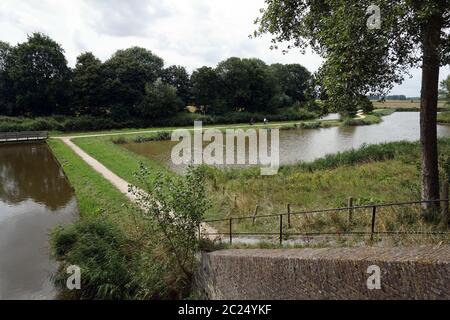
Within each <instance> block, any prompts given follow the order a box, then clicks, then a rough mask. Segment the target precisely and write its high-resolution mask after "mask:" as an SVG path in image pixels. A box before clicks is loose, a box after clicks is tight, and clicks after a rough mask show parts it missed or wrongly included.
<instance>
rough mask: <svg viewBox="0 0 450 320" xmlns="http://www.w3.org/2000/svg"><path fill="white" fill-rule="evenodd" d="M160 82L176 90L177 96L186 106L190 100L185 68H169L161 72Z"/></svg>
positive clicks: (188, 81)
mask: <svg viewBox="0 0 450 320" xmlns="http://www.w3.org/2000/svg"><path fill="white" fill-rule="evenodd" d="M161 79H162V81H163V82H164V83H167V84H170V85H171V86H173V87H175V88H176V89H177V94H178V96H179V97H180V98H181V100H182V101H183V103H184V105H185V106H186V105H188V103H189V102H190V100H191V83H190V79H189V74H188V72H187V71H186V68H185V67H182V66H170V67H168V68H167V69H164V70H163V74H162V78H161Z"/></svg>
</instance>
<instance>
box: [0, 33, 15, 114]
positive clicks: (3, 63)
mask: <svg viewBox="0 0 450 320" xmlns="http://www.w3.org/2000/svg"><path fill="white" fill-rule="evenodd" d="M11 49H12V48H11V46H10V45H9V44H8V43H6V42H2V41H0V115H7V114H10V113H11V111H12V110H11V109H12V102H13V99H12V97H11V93H12V92H11V91H12V88H11V81H10V79H9V76H8V60H9V59H10V56H11Z"/></svg>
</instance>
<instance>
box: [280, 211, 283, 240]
mask: <svg viewBox="0 0 450 320" xmlns="http://www.w3.org/2000/svg"><path fill="white" fill-rule="evenodd" d="M282 244H283V215H282V214H280V245H282Z"/></svg>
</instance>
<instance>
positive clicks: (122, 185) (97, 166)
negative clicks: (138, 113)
mask: <svg viewBox="0 0 450 320" xmlns="http://www.w3.org/2000/svg"><path fill="white" fill-rule="evenodd" d="M92 137H94V136H92ZM73 138H79V137H58V138H57V139H60V140H62V141H63V142H64V143H65V144H66V145H67V146H68V147H69V148H71V149H72V150H73V151H74V152H75V153H76V154H77V155H78V156H80V157H81V159H83V161H85V162H86V163H87V164H88V165H89V166H90V167H91V168H92V169H94V170H95V171H97V172H98V173H100V174H101V175H102V176H103V177H104V178H105V179H106V180H108V181H109V182H111V184H112V185H113V186H114V187H116V188H117V189H119V191H120V192H121V193H123V194H124V195H125V196H126V197H127V198H128V199H130V201H132V202H136V201H137V199H136V196H135V195H134V194H133V193H131V192H129V186H130V183H128V182H127V181H125V180H124V179H122V178H120V177H119V176H118V175H116V174H115V173H114V172H112V171H111V170H109V169H108V168H106V167H105V166H104V165H103V164H101V163H100V162H99V161H97V160H96V159H94V158H93V157H91V156H90V155H88V154H87V153H86V152H85V151H83V150H82V149H81V148H80V147H78V146H77V145H76V144H75V143H73V142H72V139H73ZM201 229H202V232H203V233H206V234H217V233H218V231H217V230H216V229H214V228H212V227H211V226H209V225H207V224H202V225H201ZM209 238H210V240H213V241H217V240H220V239H221V238H220V236H216V235H214V236H210V237H209Z"/></svg>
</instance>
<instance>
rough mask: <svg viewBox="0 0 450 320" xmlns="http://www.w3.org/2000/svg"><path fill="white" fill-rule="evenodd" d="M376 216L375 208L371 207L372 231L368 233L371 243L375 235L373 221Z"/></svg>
mask: <svg viewBox="0 0 450 320" xmlns="http://www.w3.org/2000/svg"><path fill="white" fill-rule="evenodd" d="M376 215H377V206H373V209H372V230H371V232H370V240H371V241H373V236H374V233H375V219H376Z"/></svg>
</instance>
